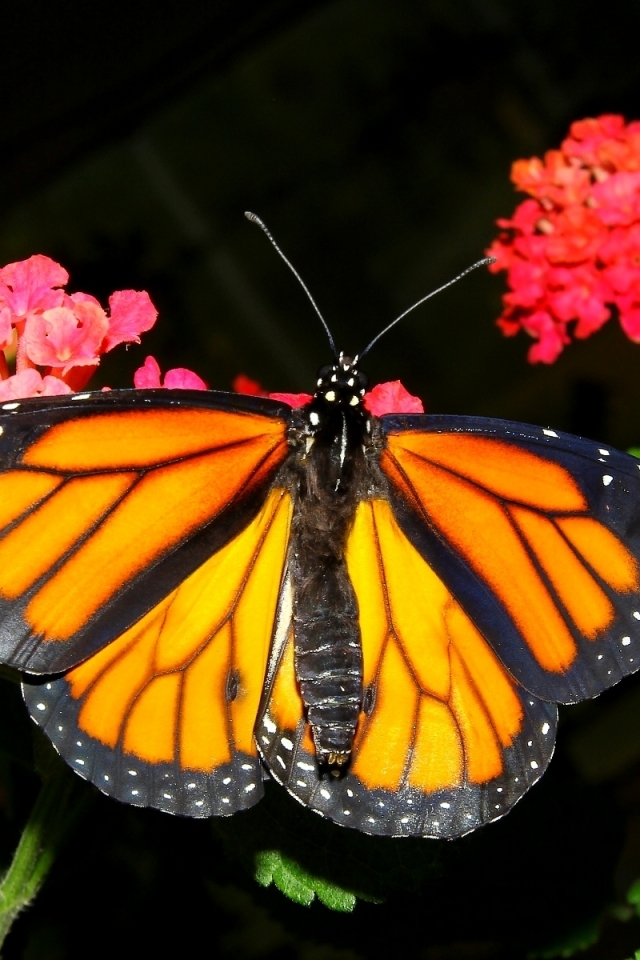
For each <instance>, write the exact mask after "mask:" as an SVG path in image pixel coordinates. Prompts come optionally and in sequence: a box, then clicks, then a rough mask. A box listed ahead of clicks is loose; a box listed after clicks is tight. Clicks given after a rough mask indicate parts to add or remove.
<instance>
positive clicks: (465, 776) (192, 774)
mask: <svg viewBox="0 0 640 960" xmlns="http://www.w3.org/2000/svg"><path fill="white" fill-rule="evenodd" d="M334 376H335V377H336V378H337V379H336V380H332V377H334ZM350 380H353V383H350V382H349V381H350ZM319 381H320V382H319V384H318V387H317V390H316V393H315V395H314V397H313V399H312V400H311V402H310V403H308V404H307V405H304V406H302V407H299V408H298V409H291V408H290V407H289V406H287V405H286V404H285V403H282V402H276V401H273V400H268V399H263V398H255V397H239V396H235V395H231V394H222V393H216V392H213V391H212V392H191V391H181V390H175V391H168V390H146V391H145V390H141V391H112V392H110V393H85V394H76V395H75V396H74V397H71V398H70V397H61V398H53V399H48V400H27V401H16V402H14V403H6V404H4V405H2V406H1V407H0V661H2V662H4V663H7V664H9V665H11V666H14V667H17V668H19V669H21V670H23V671H25V672H26V674H27V677H26V679H25V684H24V695H25V700H26V702H27V705H28V707H29V710H30V712H31V715H32V717H33V719H34V720H35V721H36V722H37V723H38V724H39V725H40V726H41V727H42V728H43V729H44V731H45V732H46V734H47V735H48V736H49V737H50V739H51V740H52V742H53V743H54V745H55V746H56V748H57V749H58V750H59V752H60V753H61V755H62V756H63V757H64V758H65V759H66V760H67V762H68V763H69V764H70V765H71V766H72V767H73V769H75V770H76V771H77V772H78V773H80V774H81V775H82V776H84V777H86V778H87V779H88V780H90V781H91V782H93V783H94V784H96V785H97V786H98V787H100V789H102V790H103V791H104V792H106V793H108V794H109V795H110V796H113V797H116V798H118V799H119V800H122V801H124V802H128V803H131V804H135V805H142V806H153V807H156V808H158V809H160V810H165V811H167V812H171V813H179V814H183V815H188V816H211V815H215V816H219V815H227V814H231V813H234V812H236V811H238V810H242V809H245V808H247V807H249V806H251V805H252V804H253V803H255V802H256V801H257V800H259V799H260V796H261V795H262V793H263V790H264V787H263V771H264V768H265V767H266V768H267V769H268V771H269V772H270V773H271V775H272V777H273V778H274V779H275V780H276V781H278V782H280V783H282V784H283V785H284V786H285V787H286V788H287V790H289V792H290V793H291V794H292V795H293V796H294V797H296V799H298V800H299V801H300V802H301V803H303V804H304V805H305V806H307V807H308V808H309V809H311V810H313V811H315V812H316V813H319V814H321V815H323V816H326V817H328V818H330V819H332V820H334V821H335V822H336V823H339V824H341V825H345V826H352V827H356V828H358V829H360V830H362V831H364V832H367V833H373V834H381V835H392V836H406V835H412V836H424V837H457V836H461V835H463V834H465V833H468V832H469V831H470V830H473V829H475V828H476V827H478V826H481V825H482V824H485V823H489V822H491V821H492V820H495V819H497V818H499V817H501V816H502V815H503V814H504V813H505V812H507V811H508V810H509V809H510V808H511V807H512V806H513V804H514V803H516V802H517V801H518V799H520V797H522V795H523V794H524V793H525V792H526V791H527V790H528V789H529V787H530V786H532V785H533V784H534V783H535V782H536V781H537V780H538V779H539V777H540V776H541V775H542V773H543V772H544V770H545V768H546V766H547V764H548V762H549V760H550V758H551V755H552V753H553V746H554V742H555V729H556V723H557V709H556V706H555V704H556V703H558V702H563V703H570V702H575V701H577V700H580V699H584V698H585V697H588V696H594V695H596V694H597V693H599V692H600V691H602V690H604V689H606V688H607V687H609V686H611V685H612V684H613V683H615V682H617V681H618V680H619V679H621V678H622V677H623V676H626V675H628V674H630V673H633V672H634V671H635V670H636V669H638V667H640V526H639V522H638V516H639V514H640V509H639V505H640V469H639V464H638V461H636V460H635V459H634V458H632V457H630V456H627V455H625V454H622V453H617V452H616V451H613V450H609V449H606V448H603V447H600V446H599V445H598V444H596V443H592V442H591V441H587V440H580V439H578V438H574V437H570V436H568V435H563V434H559V433H556V432H555V431H553V430H543V429H541V428H538V427H529V426H526V425H523V424H515V423H509V422H506V421H498V420H483V419H479V418H470V417H446V416H426V415H405V414H401V413H398V414H394V413H390V414H389V415H385V416H381V417H379V418H378V417H374V416H373V415H371V414H370V413H368V412H367V410H366V408H365V405H364V403H363V402H362V391H363V390H364V389H365V380H364V378H363V376H362V375H361V374H360V373H359V372H358V371H357V369H355V368H354V367H353V366H352V365H351V364H350V363H349V361H347V360H346V358H344V359H343V360H342V361H340V362H337V364H336V366H332V367H330V368H329V369H328V370H323V371H321V375H320V376H319ZM331 773H336V774H339V775H337V776H331V775H330V774H331Z"/></svg>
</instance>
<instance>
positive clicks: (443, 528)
mask: <svg viewBox="0 0 640 960" xmlns="http://www.w3.org/2000/svg"><path fill="white" fill-rule="evenodd" d="M403 460H404V465H405V466H406V467H407V468H410V487H409V490H410V493H409V495H410V496H411V499H412V500H413V501H414V502H416V498H419V504H420V507H421V509H422V511H423V513H424V514H426V516H427V517H428V519H429V521H430V523H431V524H433V525H434V526H435V527H437V528H438V530H439V531H440V532H441V533H442V534H443V535H444V537H445V538H446V540H447V541H448V542H449V543H450V544H451V545H452V546H453V547H454V548H455V550H456V552H457V553H458V554H459V555H460V556H461V557H463V558H464V559H465V560H466V561H467V563H468V564H469V566H470V567H471V568H472V569H473V570H475V571H476V572H477V574H478V576H479V577H480V578H481V579H482V580H485V581H486V582H487V583H488V584H489V586H490V587H491V589H492V590H493V591H494V593H495V594H496V596H497V597H498V598H499V599H500V601H501V602H502V604H503V605H504V607H505V608H506V609H507V610H508V611H509V613H510V615H511V617H512V619H513V621H514V623H516V625H517V626H518V628H519V630H520V632H521V634H522V636H523V637H524V638H525V639H526V642H527V644H528V645H529V647H530V649H531V650H532V651H533V653H534V655H535V657H536V659H537V660H538V662H539V663H540V665H541V666H542V667H544V668H545V669H546V670H549V671H552V672H557V673H561V672H563V671H565V670H566V669H567V668H568V667H569V666H570V665H571V663H572V662H573V660H574V659H575V657H576V655H577V647H576V644H575V641H574V639H573V637H572V635H571V632H570V630H569V627H568V625H567V623H566V622H565V620H564V619H563V617H562V615H561V614H560V612H559V611H558V609H557V608H556V605H555V602H554V600H553V598H552V596H551V595H550V593H549V591H548V589H547V587H546V585H545V584H544V582H543V580H542V579H541V577H540V575H539V573H538V571H537V569H536V567H535V565H534V564H533V562H532V560H531V557H530V555H529V553H528V552H527V550H526V548H525V546H524V544H523V541H522V539H521V538H520V536H519V535H518V532H517V531H516V529H515V527H514V525H513V522H512V521H511V519H510V517H509V514H508V512H507V510H506V508H505V507H504V506H503V505H502V504H501V503H500V502H499V501H497V500H496V498H495V497H494V496H492V495H491V494H490V493H488V492H486V491H485V490H482V489H481V488H479V487H478V486H476V485H475V484H474V483H471V482H469V481H468V480H463V479H461V478H460V477H457V476H455V475H454V474H452V473H449V471H447V470H443V469H442V468H441V467H438V466H435V465H433V464H430V463H427V462H426V461H424V460H422V459H421V458H418V457H416V456H414V455H413V454H408V455H406V456H404V457H403ZM398 476H399V475H398ZM403 485H404V486H405V487H406V486H407V480H406V479H405V480H403Z"/></svg>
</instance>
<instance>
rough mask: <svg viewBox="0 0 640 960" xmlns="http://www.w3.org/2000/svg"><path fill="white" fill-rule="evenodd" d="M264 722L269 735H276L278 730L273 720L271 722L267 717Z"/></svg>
mask: <svg viewBox="0 0 640 960" xmlns="http://www.w3.org/2000/svg"><path fill="white" fill-rule="evenodd" d="M262 722H263V723H264V725H265V727H266V728H267V730H268V731H269V733H275V732H276V730H277V729H278V728H277V727H276V725H275V723H274V722H273V720H271V719H270V718H269V717H265V718H264V720H263V721H262Z"/></svg>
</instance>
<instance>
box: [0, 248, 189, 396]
mask: <svg viewBox="0 0 640 960" xmlns="http://www.w3.org/2000/svg"><path fill="white" fill-rule="evenodd" d="M68 281H69V274H68V273H67V271H66V270H65V269H64V267H61V266H60V264H59V263H56V262H55V261H54V260H51V259H50V258H49V257H45V256H42V255H40V254H36V255H35V256H33V257H29V259H28V260H21V261H19V262H18V263H9V264H7V266H6V267H2V268H1V269H0V400H15V399H17V398H21V397H36V396H55V395H58V394H64V393H73V392H74V391H76V390H81V389H82V388H83V387H84V386H86V384H87V383H88V381H89V379H90V377H91V375H92V373H93V372H94V371H95V369H96V367H97V366H98V364H99V363H100V357H101V355H102V354H103V353H107V352H108V351H109V350H112V349H113V348H114V347H116V346H117V345H118V344H120V343H140V334H141V333H144V332H145V331H147V330H150V329H151V327H152V326H153V325H154V323H155V322H156V317H157V316H158V311H157V310H156V308H155V307H154V305H153V304H152V302H151V300H150V298H149V294H148V293H146V292H145V291H140V292H139V291H136V290H118V291H116V292H115V293H113V294H112V295H111V296H110V297H109V311H108V313H107V312H106V311H105V310H103V308H102V307H101V305H100V304H99V302H98V301H97V300H96V299H95V297H92V296H90V295H89V294H86V293H72V294H69V293H67V292H66V291H65V290H64V289H63V288H64V287H65V286H66V285H67V283H68ZM12 357H15V366H14V365H13V363H12V364H11V366H10V358H12ZM12 367H14V372H12ZM134 382H135V385H136V386H137V387H159V386H161V383H160V369H159V367H158V364H157V363H156V361H155V360H154V359H153V357H147V360H146V361H145V364H144V366H143V367H141V368H140V370H137V371H136V373H135V375H134ZM163 385H164V386H166V387H188V388H191V389H206V385H205V384H204V382H203V381H202V380H201V379H200V378H199V377H198V376H196V374H194V373H191V372H190V371H188V370H182V369H176V370H170V371H168V372H167V374H166V376H165V382H164V384H163Z"/></svg>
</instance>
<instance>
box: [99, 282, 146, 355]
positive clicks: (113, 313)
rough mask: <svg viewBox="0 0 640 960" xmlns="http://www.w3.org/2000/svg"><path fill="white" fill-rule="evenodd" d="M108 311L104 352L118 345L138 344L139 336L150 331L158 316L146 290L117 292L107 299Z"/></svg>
mask: <svg viewBox="0 0 640 960" xmlns="http://www.w3.org/2000/svg"><path fill="white" fill-rule="evenodd" d="M109 310H110V317H109V332H108V334H107V336H106V337H105V340H104V345H103V350H104V351H107V350H112V349H113V347H115V346H117V345H118V344H119V343H140V334H141V333H144V332H145V331H146V330H150V329H151V327H152V326H153V325H154V323H155V322H156V318H157V316H158V311H157V310H156V308H155V307H154V305H153V304H152V302H151V298H150V297H149V294H148V293H147V291H146V290H141V291H138V290H117V291H116V292H115V293H112V294H111V296H110V297H109Z"/></svg>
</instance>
